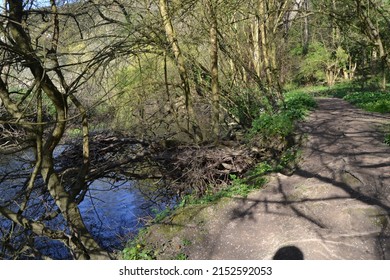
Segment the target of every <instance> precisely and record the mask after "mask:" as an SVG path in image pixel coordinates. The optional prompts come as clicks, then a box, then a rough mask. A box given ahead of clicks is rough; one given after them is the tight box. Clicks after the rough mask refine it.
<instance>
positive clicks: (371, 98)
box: [344, 92, 390, 113]
mask: <svg viewBox="0 0 390 280" xmlns="http://www.w3.org/2000/svg"><path fill="white" fill-rule="evenodd" d="M344 99H345V100H347V101H348V102H351V103H352V104H355V105H356V106H358V107H360V108H362V109H364V110H367V111H370V112H379V113H390V92H386V93H384V92H351V93H349V94H347V95H346V96H345V97H344Z"/></svg>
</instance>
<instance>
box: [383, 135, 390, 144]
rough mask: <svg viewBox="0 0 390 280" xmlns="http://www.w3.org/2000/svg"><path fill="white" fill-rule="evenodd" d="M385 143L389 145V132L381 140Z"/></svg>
mask: <svg viewBox="0 0 390 280" xmlns="http://www.w3.org/2000/svg"><path fill="white" fill-rule="evenodd" d="M383 142H384V143H385V144H387V145H389V146H390V134H387V135H386V136H385V140H384V141H383Z"/></svg>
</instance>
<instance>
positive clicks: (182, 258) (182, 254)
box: [175, 253, 188, 261]
mask: <svg viewBox="0 0 390 280" xmlns="http://www.w3.org/2000/svg"><path fill="white" fill-rule="evenodd" d="M187 259H188V256H187V255H186V254H184V253H179V254H177V256H176V257H175V260H181V261H183V260H187Z"/></svg>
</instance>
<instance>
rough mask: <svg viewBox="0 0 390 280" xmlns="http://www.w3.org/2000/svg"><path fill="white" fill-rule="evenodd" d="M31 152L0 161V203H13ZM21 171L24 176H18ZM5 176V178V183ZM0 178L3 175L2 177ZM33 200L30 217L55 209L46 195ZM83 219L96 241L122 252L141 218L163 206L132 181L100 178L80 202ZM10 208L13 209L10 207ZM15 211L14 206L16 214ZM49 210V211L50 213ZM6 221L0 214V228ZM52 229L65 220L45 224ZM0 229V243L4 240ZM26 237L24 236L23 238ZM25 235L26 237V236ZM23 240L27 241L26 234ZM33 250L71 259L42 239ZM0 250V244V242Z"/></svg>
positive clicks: (27, 170)
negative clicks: (48, 209)
mask: <svg viewBox="0 0 390 280" xmlns="http://www.w3.org/2000/svg"><path fill="white" fill-rule="evenodd" d="M32 156H33V155H32V153H31V151H27V152H24V153H23V154H20V155H18V157H14V156H12V157H11V156H10V157H4V156H1V158H0V192H1V195H0V204H4V203H5V202H6V201H10V200H13V199H14V198H15V197H16V195H17V193H18V192H20V191H21V190H22V186H23V184H24V182H25V179H26V178H28V174H29V173H30V172H31V168H32V165H31V159H32V158H31V157H32ZM21 172H22V173H23V176H21ZM5 174H9V175H7V177H6V178H5V179H4V180H1V178H2V177H3V178H4V175H5ZM2 175H3V176H2ZM33 196H34V199H32V200H31V201H30V202H29V203H31V205H34V206H33V207H32V208H31V209H34V210H33V211H32V212H26V213H27V214H26V215H32V216H31V217H38V216H41V215H42V213H44V212H45V207H46V210H47V207H56V206H55V205H54V203H53V200H52V199H51V197H50V196H48V195H47V194H41V193H40V191H39V190H37V191H36V192H35V193H34V195H33ZM79 207H80V212H81V215H82V217H83V220H84V222H85V224H86V226H87V228H88V229H89V231H90V232H91V234H92V235H93V236H94V237H95V239H96V240H97V241H98V242H99V243H100V244H101V245H102V247H104V248H105V249H108V250H110V251H113V250H121V249H122V248H123V246H124V245H125V243H126V241H127V240H128V239H129V238H130V237H131V236H133V235H134V234H135V233H136V231H137V230H138V229H139V228H140V227H142V226H143V225H144V224H143V222H142V218H143V217H145V216H151V215H152V212H153V209H154V208H157V209H159V208H163V207H165V203H164V202H161V203H158V204H156V203H154V202H152V201H150V200H149V199H148V198H146V197H145V196H144V195H143V194H142V193H141V192H140V191H139V190H138V189H137V188H136V186H135V182H134V181H131V180H128V179H125V178H124V179H123V180H120V181H115V180H113V179H104V178H103V179H99V180H95V181H94V182H92V183H91V185H90V187H89V190H88V192H87V194H86V196H85V198H84V200H83V201H82V202H81V203H80V205H79ZM11 208H12V207H11ZM17 209H18V207H17V205H16V204H15V209H14V210H15V211H16V210H17ZM53 209H54V208H52V209H51V210H50V211H52V210H53ZM9 224H10V223H9V221H8V220H6V219H4V218H3V217H2V216H1V215H0V228H1V229H5V228H7V227H9ZM48 225H50V227H51V228H57V229H64V228H65V221H64V220H63V218H62V217H61V215H59V216H57V217H56V218H55V219H54V220H51V221H50V222H48ZM2 232H3V231H1V230H0V240H2V238H3V237H4V236H3V235H2V234H3V233H2ZM23 236H25V235H23ZM26 236H27V237H26ZM26 236H25V238H28V235H26ZM33 243H34V247H35V248H36V249H37V250H39V251H40V252H41V253H42V254H43V255H47V256H49V257H50V258H53V259H69V258H71V256H70V255H69V252H68V250H67V248H66V247H65V245H64V244H63V243H61V242H58V241H53V240H49V239H47V238H44V237H36V238H35V240H34V241H33ZM0 250H2V244H1V243H0Z"/></svg>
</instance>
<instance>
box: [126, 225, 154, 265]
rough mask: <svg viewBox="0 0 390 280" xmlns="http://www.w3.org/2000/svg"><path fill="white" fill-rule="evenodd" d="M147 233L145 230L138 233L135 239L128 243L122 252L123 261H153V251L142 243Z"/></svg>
mask: <svg viewBox="0 0 390 280" xmlns="http://www.w3.org/2000/svg"><path fill="white" fill-rule="evenodd" d="M146 233H147V229H143V230H141V231H139V232H138V235H137V237H136V238H134V239H133V240H132V241H130V242H129V244H128V245H127V246H126V248H125V249H123V251H122V258H123V259H124V260H155V259H156V253H155V251H154V250H153V249H151V248H150V247H148V246H146V245H145V244H144V242H143V241H142V239H143V236H144V235H145V234H146Z"/></svg>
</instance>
